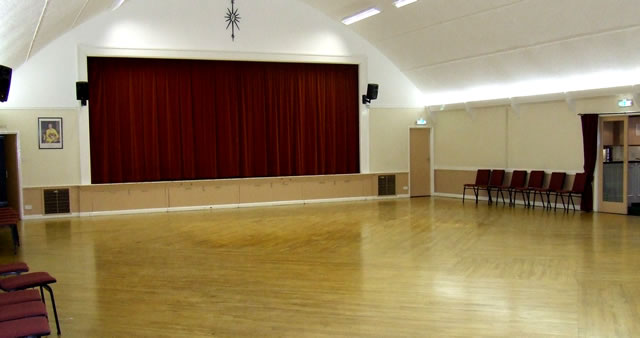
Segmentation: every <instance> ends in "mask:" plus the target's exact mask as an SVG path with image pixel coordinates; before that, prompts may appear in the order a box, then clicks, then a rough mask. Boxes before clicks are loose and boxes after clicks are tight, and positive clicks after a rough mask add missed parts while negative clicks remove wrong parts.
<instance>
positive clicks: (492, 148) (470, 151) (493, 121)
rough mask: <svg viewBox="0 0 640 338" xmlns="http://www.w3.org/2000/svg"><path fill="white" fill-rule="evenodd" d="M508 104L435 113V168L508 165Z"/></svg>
mask: <svg viewBox="0 0 640 338" xmlns="http://www.w3.org/2000/svg"><path fill="white" fill-rule="evenodd" d="M507 115H508V113H507V107H489V108H475V109H473V110H472V111H471V113H468V112H467V111H466V110H464V109H463V110H452V111H440V112H437V113H435V114H434V119H435V125H434V130H435V135H434V136H435V145H434V157H435V158H434V161H435V166H436V168H461V167H465V168H478V167H486V168H505V167H507V152H506V149H507V146H506V142H507Z"/></svg>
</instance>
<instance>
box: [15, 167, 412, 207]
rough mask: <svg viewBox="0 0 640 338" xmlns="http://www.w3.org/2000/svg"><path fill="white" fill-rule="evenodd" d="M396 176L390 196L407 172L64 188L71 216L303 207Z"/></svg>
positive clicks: (360, 194) (373, 187)
mask: <svg viewBox="0 0 640 338" xmlns="http://www.w3.org/2000/svg"><path fill="white" fill-rule="evenodd" d="M388 174H392V175H396V182H397V186H396V194H397V195H405V194H406V193H407V191H406V190H405V188H406V186H407V181H408V174H407V173H384V174H354V175H328V176H292V177H275V178H270V177H267V178H247V179H229V180H198V181H177V182H151V183H126V184H96V185H86V186H71V187H59V188H68V189H69V193H70V199H71V200H70V204H71V212H72V213H80V214H91V213H96V212H97V213H101V212H114V211H115V212H117V211H138V210H142V211H144V210H147V211H154V210H157V211H160V210H166V209H171V208H176V209H183V208H194V207H208V206H210V207H215V206H234V205H238V206H240V205H243V204H256V203H281V202H292V203H304V202H305V201H314V200H333V199H345V198H348V199H358V198H362V199H364V198H371V197H376V196H377V193H378V180H377V177H378V176H379V175H388ZM44 188H45V187H41V188H27V189H24V204H25V205H29V206H31V209H29V210H25V215H42V213H43V208H42V190H43V189H44Z"/></svg>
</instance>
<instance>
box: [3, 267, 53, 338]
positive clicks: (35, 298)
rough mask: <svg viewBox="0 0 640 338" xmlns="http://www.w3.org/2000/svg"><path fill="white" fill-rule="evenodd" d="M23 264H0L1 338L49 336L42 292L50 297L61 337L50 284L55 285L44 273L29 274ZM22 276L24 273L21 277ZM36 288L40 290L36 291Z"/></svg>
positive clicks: (27, 268) (51, 278) (50, 277)
mask: <svg viewBox="0 0 640 338" xmlns="http://www.w3.org/2000/svg"><path fill="white" fill-rule="evenodd" d="M28 271H29V267H28V266H27V264H25V263H12V264H5V265H0V276H9V277H4V278H0V289H2V290H3V291H4V292H5V293H0V338H4V337H27V336H28V337H41V336H48V335H49V334H51V330H50V329H49V320H48V316H47V308H46V305H45V298H44V292H43V289H44V290H47V291H48V292H49V295H50V296H51V306H52V308H53V314H54V316H55V320H56V328H57V330H58V335H60V333H61V332H60V323H59V321H58V310H57V309H56V301H55V298H54V297H53V290H52V289H51V286H50V285H49V284H53V283H55V282H56V279H55V278H53V277H52V276H51V275H49V274H48V273H46V272H32V273H26V272H28ZM23 273H24V274H23ZM35 288H40V292H38V291H37V290H36V289H35Z"/></svg>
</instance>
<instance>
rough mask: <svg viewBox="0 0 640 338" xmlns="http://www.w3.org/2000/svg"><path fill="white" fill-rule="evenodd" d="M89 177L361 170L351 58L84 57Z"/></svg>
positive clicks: (110, 180) (355, 70) (134, 179)
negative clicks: (345, 62)
mask: <svg viewBox="0 0 640 338" xmlns="http://www.w3.org/2000/svg"><path fill="white" fill-rule="evenodd" d="M88 68H89V86H90V88H89V92H90V97H89V111H90V134H91V175H92V182H93V183H121V182H145V181H162V180H189V179H209V178H232V177H265V176H295V175H329V174H347V173H358V172H359V170H360V155H359V113H358V101H357V100H358V67H357V65H336V64H302V63H268V62H240V61H203V60H164V59H132V58H94V57H91V58H89V61H88Z"/></svg>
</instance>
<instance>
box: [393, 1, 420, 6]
mask: <svg viewBox="0 0 640 338" xmlns="http://www.w3.org/2000/svg"><path fill="white" fill-rule="evenodd" d="M416 1H418V0H396V1H394V2H393V5H394V6H396V7H397V8H400V7H402V6H406V5H408V4H412V3H414V2H416Z"/></svg>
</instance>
